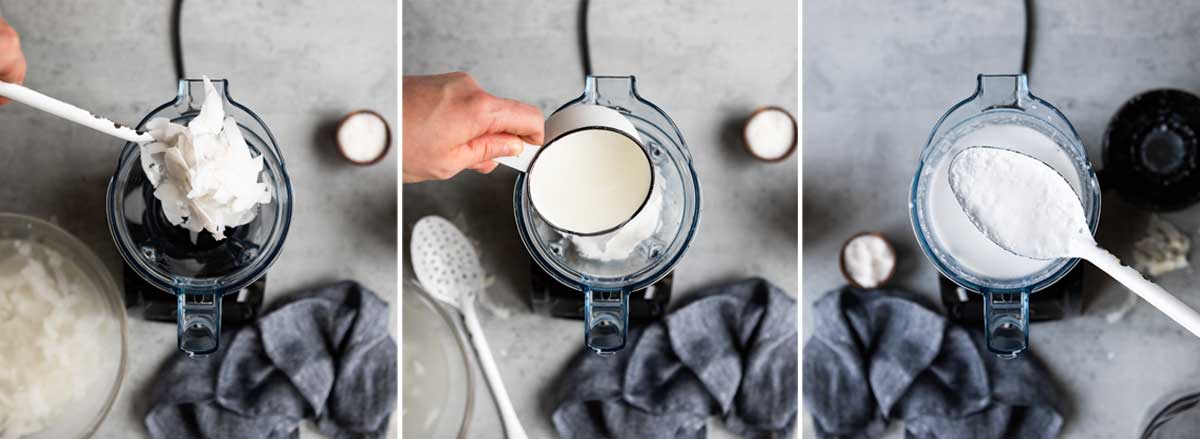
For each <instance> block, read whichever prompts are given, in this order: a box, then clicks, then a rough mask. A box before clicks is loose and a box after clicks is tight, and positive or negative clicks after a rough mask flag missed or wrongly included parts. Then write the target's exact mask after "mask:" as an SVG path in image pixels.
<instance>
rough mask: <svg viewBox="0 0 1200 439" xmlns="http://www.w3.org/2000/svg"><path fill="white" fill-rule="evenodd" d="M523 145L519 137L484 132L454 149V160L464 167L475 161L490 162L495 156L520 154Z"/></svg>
mask: <svg viewBox="0 0 1200 439" xmlns="http://www.w3.org/2000/svg"><path fill="white" fill-rule="evenodd" d="M524 148H525V145H524V143H523V141H522V139H521V138H520V137H517V136H514V135H511V134H485V135H482V136H479V137H476V138H474V139H471V141H469V142H467V143H466V144H464V145H460V146H459V147H458V148H457V149H456V151H455V160H456V161H457V162H458V163H460V164H462V165H463V167H464V168H469V167H471V166H474V165H475V164H477V163H482V162H491V161H492V159H495V158H497V157H508V156H514V155H517V154H520V153H521V151H522V150H524Z"/></svg>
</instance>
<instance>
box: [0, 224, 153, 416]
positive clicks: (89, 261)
mask: <svg viewBox="0 0 1200 439" xmlns="http://www.w3.org/2000/svg"><path fill="white" fill-rule="evenodd" d="M0 240H22V241H32V242H34V243H37V244H41V245H43V246H45V247H47V248H50V249H52V250H55V251H57V252H58V253H59V254H61V255H62V256H63V257H64V258H68V259H70V260H71V261H72V262H74V263H75V264H76V265H78V267H79V268H80V270H81V271H82V272H83V278H84V279H86V280H87V281H88V282H90V283H91V284H92V286H94V287H95V288H94V289H93V291H95V293H96V294H99V295H100V296H102V297H103V301H104V303H105V304H106V305H107V306H105V307H104V308H103V309H97V310H95V313H96V314H97V315H100V316H103V318H104V319H111V321H112V322H113V323H114V325H115V327H116V328H117V329H118V331H119V334H120V336H119V337H117V338H113V339H105V340H104V341H103V343H104V346H102V347H101V350H102V351H108V352H111V353H112V355H108V356H105V357H103V358H99V359H95V360H92V359H86V361H96V363H95V364H92V365H91V366H92V367H93V369H95V370H98V371H99V375H101V376H103V377H104V378H103V379H97V380H96V381H94V382H92V383H90V384H88V386H87V388H84V389H79V392H77V393H76V395H78V398H77V399H75V400H74V401H72V402H71V403H70V404H68V405H67V406H66V407H65V408H63V410H62V413H63V415H62V417H61V419H54V420H51V421H50V427H49V428H47V429H46V430H42V431H40V432H38V433H34V434H32V435H26V436H23V437H22V439H64V438H65V439H71V438H86V437H89V436H91V435H92V434H93V433H95V431H96V429H97V428H99V427H100V424H101V423H102V422H103V421H104V419H105V417H106V416H107V415H108V412H109V410H110V409H111V408H112V406H113V402H114V401H116V399H117V395H118V394H119V393H120V390H121V385H122V383H123V382H124V381H125V370H126V369H125V368H126V362H127V361H128V356H129V352H128V338H129V334H128V329H127V327H126V316H125V305H124V301H123V299H122V297H121V295H122V293H121V289H120V288H118V287H117V283H116V281H114V280H113V277H112V275H111V274H110V273H109V271H108V269H107V268H106V267H105V266H104V263H103V262H101V260H100V258H99V257H97V256H96V254H95V253H93V252H92V251H91V249H89V248H88V247H87V245H86V244H84V243H83V242H81V241H80V240H79V239H77V238H75V237H74V236H72V235H71V234H70V233H68V232H67V231H65V230H63V229H61V228H59V227H58V226H55V225H53V224H50V223H48V222H46V221H42V220H40V219H37V218H32V217H28V216H24V215H18V214H12V213H0ZM81 360H84V359H81ZM0 435H2V432H0Z"/></svg>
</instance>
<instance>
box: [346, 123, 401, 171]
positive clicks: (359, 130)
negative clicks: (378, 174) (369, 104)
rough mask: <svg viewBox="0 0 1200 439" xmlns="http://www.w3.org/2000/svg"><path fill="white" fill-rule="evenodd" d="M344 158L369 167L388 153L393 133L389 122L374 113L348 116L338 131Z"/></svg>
mask: <svg viewBox="0 0 1200 439" xmlns="http://www.w3.org/2000/svg"><path fill="white" fill-rule="evenodd" d="M337 143H338V148H340V149H341V151H342V156H344V157H346V160H349V161H351V162H353V163H355V164H360V165H367V164H372V163H375V162H376V161H378V160H379V159H380V158H382V157H383V155H384V154H386V153H387V150H388V146H390V144H391V133H390V131H389V130H388V126H387V122H386V121H384V120H383V117H381V116H380V115H379V114H376V113H375V112H372V111H357V112H354V113H351V114H350V115H349V116H346V118H345V119H343V120H342V123H341V124H339V125H338V130H337Z"/></svg>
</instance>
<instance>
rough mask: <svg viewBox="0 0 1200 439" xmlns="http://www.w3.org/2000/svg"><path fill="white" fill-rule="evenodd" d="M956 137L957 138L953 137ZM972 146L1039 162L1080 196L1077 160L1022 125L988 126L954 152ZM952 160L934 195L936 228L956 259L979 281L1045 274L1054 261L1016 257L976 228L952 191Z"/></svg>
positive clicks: (939, 172)
mask: <svg viewBox="0 0 1200 439" xmlns="http://www.w3.org/2000/svg"><path fill="white" fill-rule="evenodd" d="M951 136H953V135H951ZM972 146H993V147H997V148H1004V149H1009V150H1013V151H1017V152H1020V153H1023V154H1026V155H1029V156H1031V157H1034V158H1037V159H1039V160H1041V161H1043V162H1046V164H1048V165H1050V166H1051V167H1053V168H1054V169H1055V170H1056V171H1058V173H1059V174H1062V175H1063V176H1064V177H1066V179H1067V181H1068V182H1069V183H1070V184H1071V186H1072V188H1074V189H1075V191H1076V192H1077V193H1078V192H1080V191H1081V190H1080V188H1081V184H1080V179H1079V175H1078V172H1077V171H1076V168H1075V165H1074V164H1073V163H1072V160H1071V157H1070V156H1069V155H1067V153H1066V152H1065V151H1064V150H1063V148H1062V147H1061V146H1059V145H1058V143H1056V142H1055V141H1054V140H1053V139H1051V138H1050V137H1048V136H1046V135H1045V134H1043V133H1042V132H1040V131H1038V130H1036V129H1034V128H1031V127H1028V126H1024V125H1020V124H988V125H984V126H982V127H978V128H975V131H972V132H969V133H966V134H964V135H962V136H961V137H959V138H958V139H957V140H955V141H954V145H953V146H952V147H951V148H949V150H950V151H958V150H962V149H966V148H969V147H972ZM952 161H953V160H950V157H946V158H944V159H942V160H941V161H940V162H939V163H938V164H937V168H936V169H934V171H933V180H932V183H931V184H932V186H931V187H930V192H929V195H928V196H929V200H928V202H929V208H930V212H931V213H932V215H930V217H929V218H930V227H931V228H932V229H933V231H934V232H935V233H936V234H937V236H938V237H939V241H940V242H941V243H942V245H943V246H944V248H945V249H946V250H947V251H948V252H949V253H950V254H951V257H952V258H953V259H954V260H955V261H957V262H958V263H959V264H961V265H962V266H963V267H964V268H966V269H967V270H970V271H972V272H974V273H976V274H977V275H980V276H985V277H991V278H998V279H1018V278H1022V277H1026V276H1029V275H1032V274H1034V273H1037V272H1038V271H1040V270H1042V269H1045V268H1046V267H1047V266H1049V265H1050V264H1052V263H1053V262H1054V261H1052V260H1050V261H1046V260H1034V259H1029V258H1024V257H1021V256H1017V255H1014V254H1012V253H1010V252H1008V251H1006V250H1004V249H1002V248H1000V247H999V246H997V245H996V244H995V243H993V242H992V241H990V240H988V238H987V237H986V236H984V235H983V233H980V231H979V230H978V229H977V228H976V227H975V225H974V224H972V223H971V220H970V219H969V218H968V217H967V215H966V214H965V213H963V210H962V208H961V207H960V206H959V203H958V201H957V200H956V199H955V197H954V193H953V192H952V191H951V190H950V172H949V168H950V163H951V162H952Z"/></svg>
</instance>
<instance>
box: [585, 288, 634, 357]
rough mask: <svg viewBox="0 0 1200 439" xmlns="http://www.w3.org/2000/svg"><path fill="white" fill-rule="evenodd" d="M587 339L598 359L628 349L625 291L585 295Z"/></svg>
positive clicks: (627, 310)
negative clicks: (626, 341)
mask: <svg viewBox="0 0 1200 439" xmlns="http://www.w3.org/2000/svg"><path fill="white" fill-rule="evenodd" d="M583 296H584V303H583V319H584V339H585V341H586V342H587V346H588V347H589V348H591V349H592V350H593V351H596V353H597V354H599V355H612V354H613V353H616V352H617V351H620V350H621V349H622V348H624V347H625V334H626V332H627V331H626V330H627V329H628V327H629V293H628V292H626V291H595V290H591V289H588V290H586V291H584V292H583Z"/></svg>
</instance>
